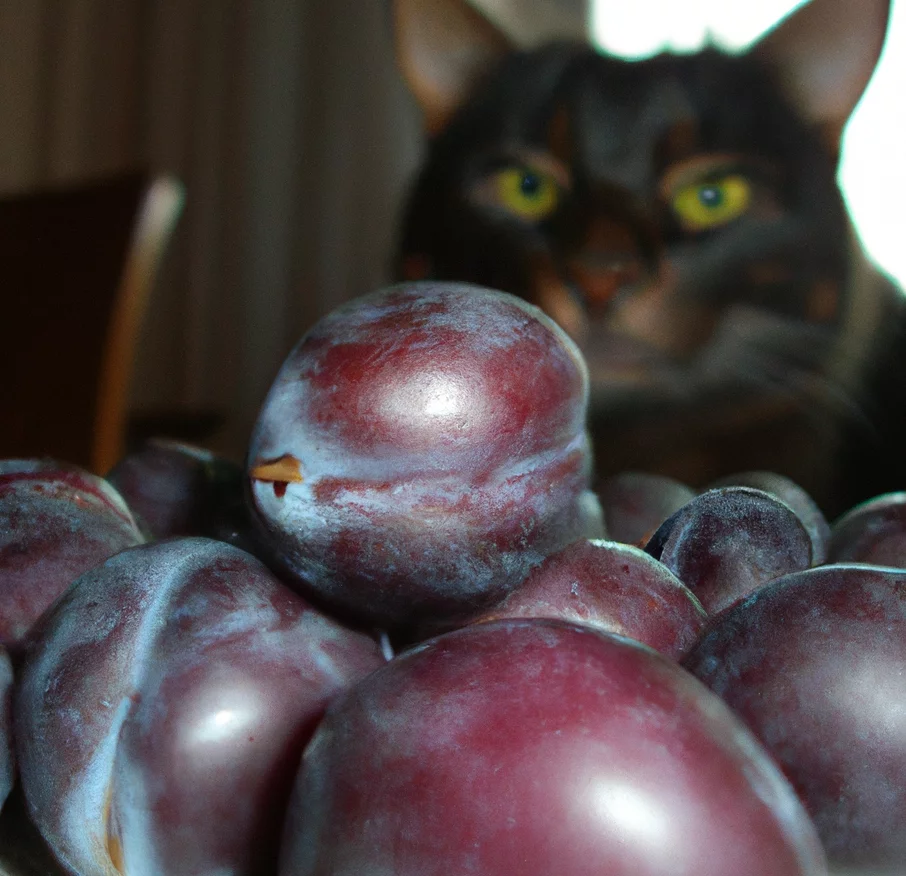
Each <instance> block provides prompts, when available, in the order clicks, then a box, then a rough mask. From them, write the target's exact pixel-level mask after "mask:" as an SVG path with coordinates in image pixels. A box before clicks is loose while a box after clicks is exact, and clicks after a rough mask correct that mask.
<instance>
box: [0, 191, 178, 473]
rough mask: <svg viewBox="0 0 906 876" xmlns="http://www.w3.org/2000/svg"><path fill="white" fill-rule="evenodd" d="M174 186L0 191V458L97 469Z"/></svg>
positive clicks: (105, 466) (119, 426)
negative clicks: (45, 459) (51, 460)
mask: <svg viewBox="0 0 906 876" xmlns="http://www.w3.org/2000/svg"><path fill="white" fill-rule="evenodd" d="M182 201H183V193H182V187H181V186H180V185H179V183H177V182H176V181H175V180H173V179H172V178H170V177H166V176H157V177H149V176H148V175H144V174H128V175H123V176H120V177H117V178H114V179H107V180H102V181H96V182H91V183H86V184H84V185H80V186H77V187H72V188H67V189H59V190H53V191H44V192H39V193H33V194H31V193H30V194H26V195H20V196H16V197H10V198H7V199H4V200H0V290H2V293H0V387H2V388H0V458H7V457H23V456H53V457H56V458H58V459H61V460H64V461H67V462H73V463H76V464H78V465H82V466H85V467H87V468H90V469H91V470H93V471H95V472H97V473H99V474H103V473H105V472H106V471H108V470H109V468H110V467H111V466H112V465H113V463H114V462H116V461H117V459H119V457H120V456H121V455H122V453H123V449H124V442H125V434H126V419H127V397H128V390H129V382H130V377H131V373H132V366H133V361H134V357H135V348H136V342H137V339H138V333H139V328H140V326H141V324H142V320H143V317H144V313H145V309H146V306H147V303H148V298H149V293H150V291H151V288H152V285H153V282H154V279H155V276H156V274H157V269H158V267H159V264H160V261H161V257H162V255H163V253H164V250H165V248H166V245H167V243H168V241H169V239H170V236H171V234H172V232H173V229H174V227H175V225H176V221H177V219H178V217H179V213H180V211H181V207H182Z"/></svg>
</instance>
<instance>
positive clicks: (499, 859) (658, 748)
mask: <svg viewBox="0 0 906 876" xmlns="http://www.w3.org/2000/svg"><path fill="white" fill-rule="evenodd" d="M825 872H826V870H825V867H824V863H823V853H822V851H821V847H820V844H819V842H818V839H817V836H816V835H815V831H814V827H813V826H812V824H811V823H810V821H809V819H808V817H807V816H806V814H805V812H804V810H803V808H802V806H801V804H800V803H799V801H798V800H797V799H796V796H795V794H794V793H793V791H792V789H791V788H790V786H789V785H788V783H787V782H786V780H785V779H784V778H783V776H782V775H781V773H780V771H779V770H778V769H777V767H776V766H775V765H774V764H773V763H772V762H771V760H770V759H769V758H768V756H767V754H766V753H765V752H764V749H763V748H762V747H761V746H760V745H759V744H758V742H757V741H756V740H755V739H754V737H753V736H752V735H751V734H750V733H749V731H748V730H747V729H746V728H745V727H744V726H743V725H742V723H741V722H739V720H738V719H737V718H735V717H734V716H733V714H732V713H731V712H730V710H729V709H728V708H726V707H725V706H724V705H723V703H721V702H720V701H719V700H718V698H717V697H715V696H713V695H712V694H711V693H710V692H709V691H707V690H706V689H705V688H704V686H702V685H701V684H699V682H698V681H696V679H695V678H693V677H692V676H691V675H690V674H689V673H687V672H685V671H684V670H683V669H681V668H680V667H679V666H678V665H677V664H676V663H673V662H672V661H669V660H667V659H666V658H664V657H662V656H661V655H659V654H657V653H656V652H655V651H652V650H651V649H650V648H647V647H645V646H643V645H640V644H638V643H637V642H632V641H631V640H629V639H625V638H622V637H620V636H613V635H610V634H607V633H602V632H600V631H598V630H594V629H592V628H591V627H587V626H580V625H573V624H567V623H564V622H561V621H548V620H504V621H496V622H490V623H484V624H475V625H472V626H469V627H466V628H463V629H461V630H457V631H456V632H453V633H449V634H446V635H443V636H438V637H437V638H435V639H432V640H430V641H428V642H426V643H423V644H422V645H420V646H417V647H415V648H413V649H412V650H410V651H408V652H406V653H403V654H401V655H399V656H398V657H396V658H394V660H392V661H391V662H390V663H388V664H387V665H386V666H384V667H383V668H382V669H380V670H378V671H377V672H374V673H372V674H371V675H370V676H369V677H368V678H367V679H365V680H364V681H363V682H361V683H359V684H358V685H356V687H355V688H354V689H353V690H352V691H350V692H349V694H348V695H345V696H343V697H341V698H340V699H339V700H337V702H336V703H335V704H334V705H333V706H332V707H331V708H330V710H329V711H328V713H327V715H326V717H325V719H324V721H323V723H322V724H321V726H320V728H319V729H318V731H317V732H316V734H315V736H314V737H313V739H312V742H311V744H310V745H309V747H308V748H307V750H306V752H305V755H304V757H303V762H302V768H301V770H300V773H299V776H298V778H297V780H296V786H295V789H294V791H293V797H292V801H291V804H290V809H289V813H288V817H287V821H286V828H285V832H284V847H283V851H282V852H281V858H280V874H281V876H327V874H330V876H361V874H364V873H368V874H374V876H377V874H388V876H389V874H393V876H450V874H453V873H455V874H471V873H475V874H479V873H480V874H482V876H513V874H516V873H518V874H519V876H542V874H543V876H550V874H552V873H556V874H558V876H601V874H605V873H606V874H608V876H630V874H631V876H663V874H665V873H677V874H679V873H683V874H693V873H694V874H696V876H727V874H729V873H732V874H734V876H787V874H816V876H817V874H823V873H825Z"/></svg>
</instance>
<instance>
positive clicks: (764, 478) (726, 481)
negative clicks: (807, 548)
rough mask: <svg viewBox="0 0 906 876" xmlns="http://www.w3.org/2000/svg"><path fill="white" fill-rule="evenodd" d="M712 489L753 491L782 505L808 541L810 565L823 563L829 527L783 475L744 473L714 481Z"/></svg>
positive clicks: (809, 500)
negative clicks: (795, 518)
mask: <svg viewBox="0 0 906 876" xmlns="http://www.w3.org/2000/svg"><path fill="white" fill-rule="evenodd" d="M711 486H712V487H754V488H755V489H756V490H763V491H764V492H765V493H770V494H771V495H772V496H775V497H776V498H778V499H780V501H781V502H786V504H787V505H789V506H790V508H792V509H793V510H794V511H795V512H796V513H797V514H798V515H799V519H800V520H801V521H802V524H803V526H805V531H806V532H807V533H808V534H809V535H810V536H811V539H812V565H813V566H820V565H821V564H822V563H823V562H824V561H825V560H826V559H827V545H828V542H829V541H830V525H829V524H828V522H827V518H826V517H825V516H824V513H823V512H822V511H821V509H820V508H819V507H818V504H817V502H815V500H814V499H813V498H812V497H811V496H810V495H809V494H808V493H807V492H806V491H805V490H803V489H802V487H800V486H799V484H797V483H796V482H795V481H793V480H790V478H788V477H786V475H782V474H777V473H776V472H772V471H744V472H738V473H737V474H734V475H729V476H728V477H725V478H721V479H720V480H719V481H715V482H714V483H713V484H712V485H711Z"/></svg>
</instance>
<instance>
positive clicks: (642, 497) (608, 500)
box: [598, 471, 695, 547]
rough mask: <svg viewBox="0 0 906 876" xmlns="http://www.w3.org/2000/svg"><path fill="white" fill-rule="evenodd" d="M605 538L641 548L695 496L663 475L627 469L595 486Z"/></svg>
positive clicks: (690, 490) (684, 486)
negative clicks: (601, 513) (605, 533)
mask: <svg viewBox="0 0 906 876" xmlns="http://www.w3.org/2000/svg"><path fill="white" fill-rule="evenodd" d="M598 496H599V498H600V500H601V509H602V511H603V512H604V525H605V527H606V529H607V537H608V538H610V539H613V541H621V542H624V543H625V544H633V545H636V546H638V547H644V546H645V544H647V542H648V541H649V539H650V538H651V536H652V535H654V533H655V532H656V531H657V529H658V527H659V526H660V525H661V524H662V523H663V522H664V521H665V520H666V519H667V518H668V517H670V515H671V514H673V513H674V512H676V511H679V509H680V508H682V507H683V505H685V504H686V503H687V502H691V501H692V500H693V499H694V498H695V493H694V492H693V490H692V489H691V488H690V487H687V486H686V485H685V484H681V483H680V482H679V481H677V480H674V479H673V478H669V477H667V476H666V475H658V474H648V473H646V472H638V471H627V472H622V473H621V474H617V475H614V476H613V477H611V478H608V479H607V480H606V481H604V483H603V484H602V485H601V486H600V488H599V489H598Z"/></svg>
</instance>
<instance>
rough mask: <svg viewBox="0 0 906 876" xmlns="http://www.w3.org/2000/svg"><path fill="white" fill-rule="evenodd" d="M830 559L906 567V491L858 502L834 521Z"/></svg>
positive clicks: (838, 561) (839, 561) (899, 567)
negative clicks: (861, 502)
mask: <svg viewBox="0 0 906 876" xmlns="http://www.w3.org/2000/svg"><path fill="white" fill-rule="evenodd" d="M829 559H830V561H831V562H834V563H870V564H872V565H876V566H893V567H896V568H898V569H906V493H887V494H885V495H883V496H877V497H876V498H874V499H871V500H870V501H868V502H864V503H863V504H861V505H857V506H856V507H855V508H853V509H852V510H851V511H849V512H848V513H846V514H844V515H843V516H842V517H841V518H840V519H839V520H837V521H836V522H835V523H834V526H833V530H832V533H831V539H830V550H829Z"/></svg>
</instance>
